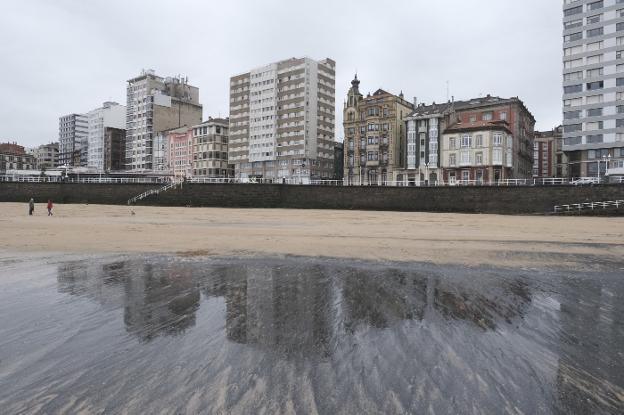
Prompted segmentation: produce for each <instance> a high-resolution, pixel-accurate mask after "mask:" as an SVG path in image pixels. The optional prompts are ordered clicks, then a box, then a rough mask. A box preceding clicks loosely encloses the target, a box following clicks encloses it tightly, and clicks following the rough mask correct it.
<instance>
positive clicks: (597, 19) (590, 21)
mask: <svg viewBox="0 0 624 415" xmlns="http://www.w3.org/2000/svg"><path fill="white" fill-rule="evenodd" d="M601 20H602V14H595V15H593V16H589V17H588V18H587V24H588V25H590V24H595V23H600V21H601Z"/></svg>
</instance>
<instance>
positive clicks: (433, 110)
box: [397, 100, 457, 185]
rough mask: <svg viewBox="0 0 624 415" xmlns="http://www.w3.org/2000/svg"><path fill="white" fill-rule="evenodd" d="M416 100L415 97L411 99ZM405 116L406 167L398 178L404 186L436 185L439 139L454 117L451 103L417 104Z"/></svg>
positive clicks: (438, 163) (438, 166)
mask: <svg viewBox="0 0 624 415" xmlns="http://www.w3.org/2000/svg"><path fill="white" fill-rule="evenodd" d="M414 101H415V100H414ZM414 105H415V106H416V108H415V110H414V111H413V112H412V113H411V114H409V115H408V116H407V117H406V130H407V146H406V153H405V154H406V160H405V169H404V170H403V172H402V174H400V175H399V176H398V177H397V181H398V182H403V183H404V184H407V185H415V184H416V185H422V184H425V185H427V184H431V185H435V184H437V183H438V182H439V180H440V178H441V177H442V170H441V168H442V166H441V163H440V139H441V137H442V133H443V132H444V131H445V130H446V129H447V128H448V127H449V126H450V125H451V124H454V123H455V122H456V121H457V120H456V114H455V106H454V103H453V102H447V103H445V104H436V103H433V104H431V105H425V104H421V105H417V103H416V102H414Z"/></svg>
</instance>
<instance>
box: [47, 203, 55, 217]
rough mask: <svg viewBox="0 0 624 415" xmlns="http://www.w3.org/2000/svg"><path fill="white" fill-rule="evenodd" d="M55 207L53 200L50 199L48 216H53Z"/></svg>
mask: <svg viewBox="0 0 624 415" xmlns="http://www.w3.org/2000/svg"><path fill="white" fill-rule="evenodd" d="M53 207H54V205H53V204H52V200H50V199H48V216H52V208H53Z"/></svg>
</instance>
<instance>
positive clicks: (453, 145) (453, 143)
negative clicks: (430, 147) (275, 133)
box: [449, 138, 457, 150]
mask: <svg viewBox="0 0 624 415" xmlns="http://www.w3.org/2000/svg"><path fill="white" fill-rule="evenodd" d="M456 145H457V143H456V140H455V138H449V150H455V149H456V148H457V146H456Z"/></svg>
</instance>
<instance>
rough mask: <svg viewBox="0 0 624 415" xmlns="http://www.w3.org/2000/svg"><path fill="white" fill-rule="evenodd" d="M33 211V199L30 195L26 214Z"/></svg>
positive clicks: (30, 213) (31, 213)
mask: <svg viewBox="0 0 624 415" xmlns="http://www.w3.org/2000/svg"><path fill="white" fill-rule="evenodd" d="M34 211H35V199H33V198H32V197H31V198H30V201H29V202H28V214H29V215H30V216H32V215H33V212H34Z"/></svg>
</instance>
